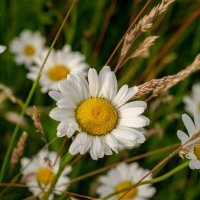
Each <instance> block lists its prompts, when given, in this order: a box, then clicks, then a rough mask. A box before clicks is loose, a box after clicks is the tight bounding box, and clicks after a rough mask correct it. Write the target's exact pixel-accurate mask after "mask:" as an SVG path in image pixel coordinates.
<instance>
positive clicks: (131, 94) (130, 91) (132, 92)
mask: <svg viewBox="0 0 200 200" xmlns="http://www.w3.org/2000/svg"><path fill="white" fill-rule="evenodd" d="M137 91H138V87H137V86H134V87H132V88H129V89H128V92H127V94H126V95H125V96H124V98H122V100H121V101H119V102H118V103H117V104H116V108H119V107H121V106H122V105H124V104H125V103H126V102H127V101H129V100H130V99H131V98H133V97H134V95H135V94H136V93H137Z"/></svg>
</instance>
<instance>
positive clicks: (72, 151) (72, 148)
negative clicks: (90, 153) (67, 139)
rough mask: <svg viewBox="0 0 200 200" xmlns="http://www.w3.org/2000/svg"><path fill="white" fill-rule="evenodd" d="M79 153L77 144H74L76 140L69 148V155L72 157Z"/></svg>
mask: <svg viewBox="0 0 200 200" xmlns="http://www.w3.org/2000/svg"><path fill="white" fill-rule="evenodd" d="M78 152H79V144H78V143H77V142H76V138H75V139H74V141H73V142H72V144H71V145H70V147H69V153H70V154H72V155H75V154H77V153H78Z"/></svg>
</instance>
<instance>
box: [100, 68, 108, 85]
mask: <svg viewBox="0 0 200 200" xmlns="http://www.w3.org/2000/svg"><path fill="white" fill-rule="evenodd" d="M109 72H111V70H110V67H109V66H104V67H103V68H102V69H101V71H100V72H99V80H100V84H102V83H103V80H104V79H105V77H106V76H107V74H108V73H109Z"/></svg>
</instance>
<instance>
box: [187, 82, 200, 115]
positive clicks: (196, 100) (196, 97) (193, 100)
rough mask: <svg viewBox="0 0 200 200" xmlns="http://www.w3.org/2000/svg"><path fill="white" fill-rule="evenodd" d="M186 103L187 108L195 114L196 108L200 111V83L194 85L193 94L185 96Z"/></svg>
mask: <svg viewBox="0 0 200 200" xmlns="http://www.w3.org/2000/svg"><path fill="white" fill-rule="evenodd" d="M183 101H184V103H185V107H186V110H187V111H188V112H189V113H190V114H193V112H194V111H195V110H196V111H198V112H200V84H199V83H198V84H195V85H193V86H192V96H191V97H190V96H186V97H185V98H184V100H183Z"/></svg>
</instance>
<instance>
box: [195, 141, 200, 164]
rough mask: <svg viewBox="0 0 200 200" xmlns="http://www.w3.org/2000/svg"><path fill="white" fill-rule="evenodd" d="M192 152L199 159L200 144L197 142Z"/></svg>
mask: <svg viewBox="0 0 200 200" xmlns="http://www.w3.org/2000/svg"><path fill="white" fill-rule="evenodd" d="M194 154H195V155H196V157H197V159H198V160H200V144H197V145H196V146H195V147H194Z"/></svg>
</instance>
